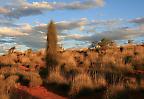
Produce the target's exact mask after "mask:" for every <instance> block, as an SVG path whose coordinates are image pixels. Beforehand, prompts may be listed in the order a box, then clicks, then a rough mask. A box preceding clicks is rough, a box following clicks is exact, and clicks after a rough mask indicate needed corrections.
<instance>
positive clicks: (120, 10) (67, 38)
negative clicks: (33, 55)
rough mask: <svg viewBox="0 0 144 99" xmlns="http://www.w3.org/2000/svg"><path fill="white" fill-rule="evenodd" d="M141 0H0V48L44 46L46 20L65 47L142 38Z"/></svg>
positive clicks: (143, 23)
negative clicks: (55, 29) (53, 22)
mask: <svg viewBox="0 0 144 99" xmlns="http://www.w3.org/2000/svg"><path fill="white" fill-rule="evenodd" d="M143 4H144V0H7V1H5V0H0V18H1V20H0V39H1V40H0V48H1V51H0V52H3V51H4V50H6V49H8V48H9V47H12V46H16V47H17V48H18V49H20V50H25V49H27V48H32V49H40V48H43V47H45V39H46V31H47V30H46V28H47V24H48V22H49V21H50V20H54V21H55V22H56V24H57V29H58V35H59V36H58V38H59V43H61V44H63V47H65V48H73V47H74V48H76V47H87V46H88V45H89V44H90V42H92V41H94V40H100V39H101V38H103V37H107V38H110V39H113V40H116V41H121V40H127V39H134V40H136V41H137V42H141V41H142V40H143V39H144V13H143V9H144V6H143Z"/></svg>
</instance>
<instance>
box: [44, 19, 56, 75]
mask: <svg viewBox="0 0 144 99" xmlns="http://www.w3.org/2000/svg"><path fill="white" fill-rule="evenodd" d="M57 63H58V62H57V31H56V26H55V24H54V22H53V21H51V22H50V23H49V25H48V32H47V49H46V65H47V70H48V74H49V72H50V71H51V70H53V69H54V68H55V66H56V65H57Z"/></svg>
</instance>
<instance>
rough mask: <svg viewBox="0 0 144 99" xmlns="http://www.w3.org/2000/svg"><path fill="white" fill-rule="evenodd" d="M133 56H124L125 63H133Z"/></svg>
mask: <svg viewBox="0 0 144 99" xmlns="http://www.w3.org/2000/svg"><path fill="white" fill-rule="evenodd" d="M132 58H133V57H132V56H125V57H124V62H125V64H127V63H131V62H132Z"/></svg>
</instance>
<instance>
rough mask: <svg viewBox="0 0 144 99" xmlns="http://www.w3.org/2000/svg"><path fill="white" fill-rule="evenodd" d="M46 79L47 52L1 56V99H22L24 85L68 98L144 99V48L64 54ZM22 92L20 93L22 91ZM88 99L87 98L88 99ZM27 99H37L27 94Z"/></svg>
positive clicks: (129, 46)
mask: <svg viewBox="0 0 144 99" xmlns="http://www.w3.org/2000/svg"><path fill="white" fill-rule="evenodd" d="M55 57H56V59H57V64H56V66H54V69H52V70H51V71H49V75H48V76H46V72H47V70H46V69H47V66H46V65H47V63H46V50H45V49H42V50H39V51H32V50H26V51H25V52H18V51H14V52H12V53H5V54H4V55H1V56H0V99H21V97H20V94H19V92H18V87H19V86H20V85H23V86H27V87H35V86H44V87H45V88H46V89H47V90H51V91H53V92H55V93H57V94H60V95H62V96H65V97H67V98H74V99H75V98H78V99H87V98H88V97H89V98H90V99H125V97H127V98H128V99H135V98H137V99H143V98H144V95H143V94H141V93H142V92H143V90H144V45H142V44H141V45H132V44H127V45H124V46H122V47H117V46H114V47H109V48H107V49H105V50H103V49H100V48H98V49H96V48H95V49H84V50H62V51H57V55H56V56H55ZM19 91H20V90H19ZM136 94H138V95H139V96H136ZM83 96H84V97H85V98H84V97H83ZM25 97H27V98H22V99H35V98H36V97H33V96H30V95H28V94H26V96H25Z"/></svg>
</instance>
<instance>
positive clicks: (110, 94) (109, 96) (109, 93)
mask: <svg viewBox="0 0 144 99" xmlns="http://www.w3.org/2000/svg"><path fill="white" fill-rule="evenodd" d="M125 90H126V88H125V85H124V84H122V83H119V84H117V85H111V86H109V87H108V88H107V90H106V93H105V98H106V99H115V97H116V96H117V93H119V92H122V91H125ZM119 99H121V98H119Z"/></svg>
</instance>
